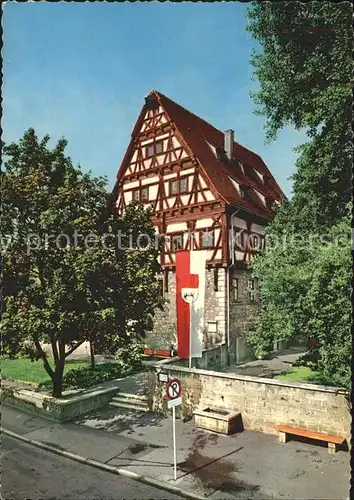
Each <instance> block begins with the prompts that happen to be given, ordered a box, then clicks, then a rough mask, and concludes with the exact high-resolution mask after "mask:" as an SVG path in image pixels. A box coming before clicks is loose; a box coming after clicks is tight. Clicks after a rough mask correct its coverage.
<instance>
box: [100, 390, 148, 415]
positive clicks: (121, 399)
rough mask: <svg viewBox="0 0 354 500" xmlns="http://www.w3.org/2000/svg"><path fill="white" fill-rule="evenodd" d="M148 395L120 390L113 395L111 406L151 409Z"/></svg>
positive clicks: (141, 409) (139, 409)
mask: <svg viewBox="0 0 354 500" xmlns="http://www.w3.org/2000/svg"><path fill="white" fill-rule="evenodd" d="M148 401H149V399H148V397H147V396H142V395H140V394H132V393H128V392H119V393H118V394H117V395H116V396H113V398H112V400H111V402H110V403H109V404H110V406H115V407H117V408H129V409H131V410H136V411H149V405H148Z"/></svg>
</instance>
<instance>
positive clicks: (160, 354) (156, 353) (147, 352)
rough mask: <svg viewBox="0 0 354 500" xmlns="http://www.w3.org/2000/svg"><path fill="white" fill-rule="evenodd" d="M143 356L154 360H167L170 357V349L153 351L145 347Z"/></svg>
mask: <svg viewBox="0 0 354 500" xmlns="http://www.w3.org/2000/svg"><path fill="white" fill-rule="evenodd" d="M144 354H145V356H154V357H155V358H169V357H171V350H170V349H159V348H156V349H153V348H149V347H146V348H145V349H144Z"/></svg>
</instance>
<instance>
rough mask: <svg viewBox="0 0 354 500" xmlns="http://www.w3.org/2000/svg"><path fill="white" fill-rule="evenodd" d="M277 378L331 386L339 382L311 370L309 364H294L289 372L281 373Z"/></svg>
mask: <svg viewBox="0 0 354 500" xmlns="http://www.w3.org/2000/svg"><path fill="white" fill-rule="evenodd" d="M276 378H277V379H278V380H284V381H286V380H287V381H289V382H304V383H309V384H311V383H312V384H319V385H329V386H337V385H338V383H336V382H335V381H333V380H331V379H329V378H327V377H325V376H324V375H323V374H322V373H320V372H316V371H313V370H311V368H309V367H308V366H292V367H291V368H290V370H289V371H288V372H287V373H281V374H280V375H278V376H277V377H276Z"/></svg>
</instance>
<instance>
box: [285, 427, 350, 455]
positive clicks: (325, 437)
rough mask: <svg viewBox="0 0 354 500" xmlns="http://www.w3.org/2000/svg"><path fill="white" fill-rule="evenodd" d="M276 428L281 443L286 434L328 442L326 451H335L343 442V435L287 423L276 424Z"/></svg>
mask: <svg viewBox="0 0 354 500" xmlns="http://www.w3.org/2000/svg"><path fill="white" fill-rule="evenodd" d="M276 429H277V431H278V432H279V441H280V442H281V443H286V442H287V436H288V434H292V435H294V436H300V437H304V438H308V439H316V440H319V441H325V442H327V443H328V453H335V452H336V451H337V446H338V445H341V444H343V443H344V442H345V438H344V437H343V436H334V435H331V434H323V433H321V432H313V431H309V430H306V429H298V428H296V427H290V426H289V425H278V426H277V427H276Z"/></svg>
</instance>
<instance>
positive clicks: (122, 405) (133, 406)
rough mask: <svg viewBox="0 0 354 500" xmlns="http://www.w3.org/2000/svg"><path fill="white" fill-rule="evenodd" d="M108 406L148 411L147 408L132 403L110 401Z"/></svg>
mask: <svg viewBox="0 0 354 500" xmlns="http://www.w3.org/2000/svg"><path fill="white" fill-rule="evenodd" d="M109 406H115V407H116V408H129V409H130V410H135V411H149V407H148V406H147V405H137V404H134V403H126V402H122V401H113V400H112V401H111V402H110V403H109Z"/></svg>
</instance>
